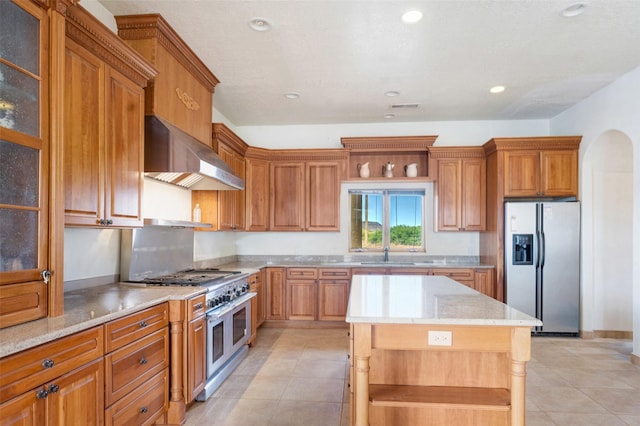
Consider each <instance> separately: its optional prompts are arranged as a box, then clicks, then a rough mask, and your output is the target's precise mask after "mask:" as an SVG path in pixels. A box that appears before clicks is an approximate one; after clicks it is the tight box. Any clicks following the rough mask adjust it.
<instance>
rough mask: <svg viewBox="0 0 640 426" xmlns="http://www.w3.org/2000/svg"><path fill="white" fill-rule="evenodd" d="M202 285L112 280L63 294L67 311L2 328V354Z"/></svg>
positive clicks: (182, 294)
mask: <svg viewBox="0 0 640 426" xmlns="http://www.w3.org/2000/svg"><path fill="white" fill-rule="evenodd" d="M205 291H206V289H205V288H203V287H134V286H130V285H125V284H117V283H116V284H110V285H103V286H99V287H92V288H87V289H83V290H75V291H70V292H68V293H65V295H64V314H63V315H61V316H59V317H52V318H43V319H40V320H36V321H31V322H28V323H25V324H20V325H15V326H12V327H8V328H5V329H2V330H0V342H1V344H0V357H4V356H7V355H11V354H14V353H16V352H20V351H22V350H25V349H29V348H32V347H34V346H38V345H41V344H43V343H47V342H50V341H53V340H56V339H59V338H61V337H64V336H68V335H70V334H73V333H77V332H78V331H82V330H86V329H88V328H91V327H94V326H96V325H100V324H104V323H106V322H109V321H111V320H114V319H116V318H120V317H123V316H126V315H129V314H131V313H134V312H137V311H140V310H142V309H145V308H148V307H151V306H154V305H157V304H159V303H162V302H166V301H168V300H176V299H177V300H183V299H188V298H190V297H193V296H196V295H198V294H201V293H204V292H205Z"/></svg>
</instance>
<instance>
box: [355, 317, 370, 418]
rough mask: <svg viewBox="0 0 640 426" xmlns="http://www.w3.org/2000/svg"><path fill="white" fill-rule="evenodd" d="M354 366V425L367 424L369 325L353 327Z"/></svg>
mask: <svg viewBox="0 0 640 426" xmlns="http://www.w3.org/2000/svg"><path fill="white" fill-rule="evenodd" d="M353 347H354V348H353V351H354V354H353V355H354V368H355V370H356V371H355V373H356V374H355V381H356V383H355V389H354V391H355V393H354V395H355V401H354V402H355V405H356V407H355V410H354V411H355V422H354V425H355V426H369V358H371V325H369V324H356V325H354V327H353Z"/></svg>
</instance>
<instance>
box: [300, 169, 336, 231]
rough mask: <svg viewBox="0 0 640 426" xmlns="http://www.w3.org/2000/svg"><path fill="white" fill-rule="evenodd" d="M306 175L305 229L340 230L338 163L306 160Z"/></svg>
mask: <svg viewBox="0 0 640 426" xmlns="http://www.w3.org/2000/svg"><path fill="white" fill-rule="evenodd" d="M306 177H307V184H306V189H307V197H306V199H307V201H306V229H307V231H338V230H340V165H339V164H338V163H337V162H332V163H330V162H308V163H307V165H306Z"/></svg>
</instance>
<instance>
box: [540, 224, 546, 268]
mask: <svg viewBox="0 0 640 426" xmlns="http://www.w3.org/2000/svg"><path fill="white" fill-rule="evenodd" d="M545 246H546V241H545V239H544V232H540V268H544V258H545V255H546V253H545V250H546V247H545Z"/></svg>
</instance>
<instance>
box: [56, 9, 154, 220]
mask: <svg viewBox="0 0 640 426" xmlns="http://www.w3.org/2000/svg"><path fill="white" fill-rule="evenodd" d="M67 15H68V16H69V17H70V18H72V19H68V20H67V31H66V36H67V37H66V42H65V46H66V52H65V73H64V79H65V81H64V83H65V90H64V97H65V98H64V126H63V128H64V136H65V137H64V141H63V143H64V187H65V197H64V198H65V200H64V201H65V225H67V226H92V227H101V226H114V227H135V226H142V216H141V215H142V210H141V196H142V188H143V173H142V172H143V170H144V87H145V86H146V85H147V82H148V80H151V79H152V78H153V77H154V76H155V75H156V70H154V69H153V68H152V67H151V65H150V64H148V62H146V61H145V60H144V59H143V58H142V57H141V56H140V55H139V54H138V53H137V52H135V51H134V50H133V49H131V48H130V47H129V46H127V45H126V44H125V43H124V42H123V41H122V40H120V39H119V38H118V37H117V36H116V35H115V34H113V33H112V32H111V31H110V30H109V29H107V28H106V27H105V26H104V25H103V24H102V23H100V22H99V21H97V20H96V19H95V18H93V17H92V16H91V15H90V14H89V13H87V12H86V11H85V10H84V9H82V8H81V7H73V8H69V9H68V12H67ZM76 19H79V20H81V21H84V22H87V24H86V26H80V25H77V22H78V21H76ZM94 33H99V34H100V37H98V38H97V39H98V40H101V41H104V43H96V42H95V41H94V37H93V36H90V35H89V34H94Z"/></svg>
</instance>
